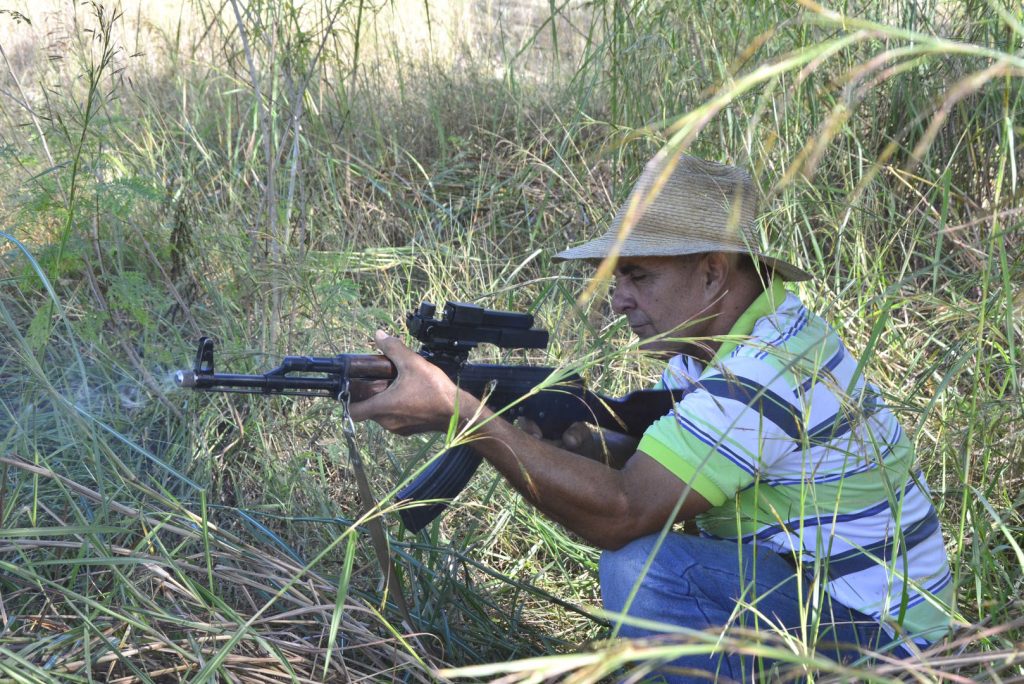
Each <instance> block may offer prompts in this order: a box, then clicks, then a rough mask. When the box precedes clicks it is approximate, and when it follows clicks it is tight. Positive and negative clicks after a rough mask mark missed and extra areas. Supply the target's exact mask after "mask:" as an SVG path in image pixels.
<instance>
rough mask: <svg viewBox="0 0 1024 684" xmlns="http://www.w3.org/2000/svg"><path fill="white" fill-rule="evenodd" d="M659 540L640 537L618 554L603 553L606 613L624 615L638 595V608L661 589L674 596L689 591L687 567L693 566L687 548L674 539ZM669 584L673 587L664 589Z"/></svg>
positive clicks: (602, 585)
mask: <svg viewBox="0 0 1024 684" xmlns="http://www.w3.org/2000/svg"><path fill="white" fill-rule="evenodd" d="M659 537H660V535H657V534H652V535H649V536H646V537H640V538H639V539H634V540H633V541H631V542H630V543H628V544H626V545H625V546H623V547H622V548H620V549H618V550H616V551H604V552H602V553H601V561H600V566H599V571H600V580H601V596H602V598H603V600H604V605H605V608H606V609H608V610H612V611H621V610H622V607H623V606H624V605H625V604H626V602H627V600H628V599H629V596H630V594H635V596H634V598H633V604H634V605H637V604H638V603H639V604H640V605H643V604H644V603H646V601H645V600H643V596H644V595H656V594H657V593H658V592H659V587H662V588H665V589H669V588H670V593H680V592H684V591H685V588H684V584H685V583H686V580H685V575H686V570H687V566H689V565H691V564H692V561H691V560H690V559H689V558H688V557H687V556H688V555H689V553H688V551H687V548H686V545H685V544H680V543H679V542H678V540H676V539H675V538H674V536H669V537H666V538H663V539H660V538H659ZM666 582H667V583H668V584H669V585H670V587H664V584H665V583H666ZM652 598H653V597H652Z"/></svg>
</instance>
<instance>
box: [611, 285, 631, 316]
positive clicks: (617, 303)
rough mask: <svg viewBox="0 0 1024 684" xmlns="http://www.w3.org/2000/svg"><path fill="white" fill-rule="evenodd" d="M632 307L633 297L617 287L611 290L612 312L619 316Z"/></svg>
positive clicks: (622, 288)
mask: <svg viewBox="0 0 1024 684" xmlns="http://www.w3.org/2000/svg"><path fill="white" fill-rule="evenodd" d="M634 306H635V302H634V301H633V297H632V296H630V294H629V293H628V292H627V291H626V288H624V287H621V286H619V287H616V288H615V289H614V290H612V311H614V312H615V313H617V314H619V315H620V316H621V315H622V314H624V313H626V312H627V311H629V310H630V309H632V308H633V307H634Z"/></svg>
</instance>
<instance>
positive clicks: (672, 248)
mask: <svg viewBox="0 0 1024 684" xmlns="http://www.w3.org/2000/svg"><path fill="white" fill-rule="evenodd" d="M617 242H619V240H618V236H617V235H612V234H610V233H605V234H604V235H602V236H601V237H599V238H595V239H593V240H591V241H590V242H585V243H584V244H582V245H579V246H577V247H571V248H569V249H566V250H563V251H561V252H559V253H558V254H555V255H554V256H553V257H552V258H553V259H554V260H555V261H591V262H600V261H603V260H604V259H605V258H607V257H608V255H609V254H611V253H612V251H613V248H614V246H615V244H616V243H617ZM704 252H734V253H736V254H749V255H750V256H751V257H753V258H755V259H758V260H759V261H761V262H763V263H764V264H765V265H766V266H768V267H769V268H771V269H772V270H773V272H774V273H775V274H776V275H778V276H779V277H780V278H782V279H783V280H788V281H792V282H799V281H804V280H811V279H813V276H812V275H811V274H810V273H808V272H807V271H805V270H803V269H802V268H799V267H797V266H795V265H793V264H791V263H789V262H788V261H785V260H783V259H779V258H777V257H772V256H768V255H766V254H762V253H760V252H758V251H756V250H750V249H736V248H735V247H732V246H727V245H723V244H722V243H720V242H706V243H705V242H698V241H695V240H692V239H690V240H686V241H681V242H680V243H677V244H671V243H660V244H642V243H641V242H639V241H636V240H631V239H628V238H627V239H626V240H624V241H622V242H621V245H620V247H619V252H618V256H620V257H649V256H685V255H687V254H702V253H704Z"/></svg>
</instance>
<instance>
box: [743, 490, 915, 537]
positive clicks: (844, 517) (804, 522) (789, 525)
mask: <svg viewBox="0 0 1024 684" xmlns="http://www.w3.org/2000/svg"><path fill="white" fill-rule="evenodd" d="M916 485H917V483H916V482H915V481H914V479H913V478H911V479H910V480H908V481H907V486H906V487H904V488H903V491H901V492H900V493H899V495H897V497H896V502H897V503H898V502H899V501H900V500H902V498H903V497H904V496H906V495H907V492H909V491H910V489H911V487H915V486H916ZM887 508H891V504H890V502H889V499H888V498H886V499H883V500H882V501H880V502H878V503H877V504H875V505H874V506H871V507H870V508H865V509H862V510H859V511H854V512H852V513H839V514H826V515H819V516H815V517H810V518H794V519H793V520H788V521H786V522H784V523H782V524H780V525H778V524H777V525H770V526H768V527H766V528H764V529H763V530H761V531H760V532H756V533H754V534H748V535H744V537H743V541H744V542H749V541H752V540H753V539H755V538H757V539H759V540H761V541H763V540H765V539H768V538H769V537H772V536H774V535H776V534H779V533H780V532H785V533H786V534H793V530H797V529H800V528H801V527H803V528H805V529H806V528H808V527H815V526H817V525H830V524H835V523H843V522H850V521H852V520H859V519H860V518H870V517H871V516H873V515H877V514H879V513H881V512H882V511H884V510H885V509H887Z"/></svg>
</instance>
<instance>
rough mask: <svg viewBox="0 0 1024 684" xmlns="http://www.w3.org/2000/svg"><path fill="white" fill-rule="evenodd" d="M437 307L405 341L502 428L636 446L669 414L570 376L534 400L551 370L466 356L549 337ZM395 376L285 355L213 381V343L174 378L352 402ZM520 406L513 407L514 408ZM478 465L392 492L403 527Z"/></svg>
mask: <svg viewBox="0 0 1024 684" xmlns="http://www.w3.org/2000/svg"><path fill="white" fill-rule="evenodd" d="M435 313H436V307H435V306H434V305H433V304H431V303H429V302H423V303H422V304H420V306H419V307H418V308H417V309H416V310H415V311H413V312H412V313H410V314H409V315H408V316H407V317H406V324H407V326H408V329H409V333H410V334H411V335H412V336H413V337H415V338H416V339H417V340H419V341H420V342H421V343H422V348H421V349H420V352H419V353H420V354H421V355H422V356H423V357H424V358H426V359H427V360H428V361H430V362H431V363H433V364H435V365H436V366H438V367H439V368H441V369H442V370H444V372H445V373H446V374H447V375H448V377H450V378H451V379H452V380H453V381H454V382H455V383H457V384H458V385H459V386H460V387H461V388H462V389H465V390H466V391H467V392H469V393H470V394H472V395H474V396H476V397H478V398H483V397H486V400H487V405H488V406H489V407H491V408H492V409H493V410H496V411H500V410H503V409H505V412H504V413H503V414H502V415H503V416H504V417H506V418H507V419H508V420H515V419H516V418H518V417H520V416H523V417H526V418H529V419H530V420H532V421H533V422H535V423H536V424H537V426H538V427H539V428H540V431H541V433H542V434H543V435H544V437H545V438H547V439H557V438H560V437H561V436H562V433H563V432H564V431H565V430H566V429H567V428H568V427H569V426H570V425H572V424H573V423H576V422H588V423H593V424H596V425H598V426H600V427H602V428H608V429H610V430H614V431H616V432H621V433H625V434H628V435H631V436H633V437H635V438H637V439H639V438H640V436H641V435H642V434H643V432H644V430H646V429H647V427H648V426H649V425H650V424H651V423H653V422H654V421H655V420H657V419H658V418H660V417H661V416H664V415H666V414H667V413H669V412H670V411H671V410H672V404H673V399H672V394H671V393H670V392H669V391H668V390H640V391H637V392H633V393H631V394H627V395H626V396H624V397H622V398H618V399H613V398H609V397H604V396H601V395H599V394H595V393H593V392H590V391H588V390H587V389H585V388H584V387H583V381H582V378H580V377H579V376H578V375H573V376H570V377H568V378H566V379H564V380H563V381H562V382H560V383H558V384H557V385H555V386H553V387H549V388H546V389H544V390H543V391H539V392H534V393H531V390H533V389H534V388H535V387H537V386H538V385H540V384H541V383H542V382H544V381H545V380H547V379H548V378H549V377H550V376H551V374H552V373H553V372H554V370H555V369H553V368H545V367H540V366H504V365H494V364H475V363H469V362H468V359H469V353H470V351H471V350H473V349H474V348H476V347H477V346H478V345H480V344H493V345H496V346H497V347H500V348H502V349H543V348H545V347H546V346H547V344H548V333H547V331H545V330H540V329H537V328H534V327H533V316H531V315H529V314H524V313H513V312H508V311H492V310H488V309H484V308H481V307H479V306H475V305H473V304H463V303H458V302H448V303H447V304H446V305H445V307H444V311H443V313H442V317H441V318H440V319H436V318H434V315H435ZM395 373H396V371H395V367H394V365H393V364H392V363H391V361H390V360H389V359H388V358H387V357H386V356H384V355H382V354H338V355H337V356H331V357H315V356H286V357H284V359H283V360H282V361H281V365H280V366H278V367H277V368H275V369H273V370H271V371H268V372H266V373H264V374H262V375H235V374H223V373H216V372H215V371H214V362H213V340H211V339H210V338H208V337H203V338H201V339H200V340H199V348H198V349H197V350H196V357H195V363H194V365H193V368H192V370H190V371H188V370H180V371H177V373H176V374H175V382H176V383H177V384H178V385H179V386H181V387H190V388H192V389H194V390H199V391H203V392H241V393H245V394H264V395H286V396H302V397H327V398H331V399H335V400H338V401H351V402H358V401H362V400H364V399H367V398H368V397H371V396H373V395H374V394H376V393H378V392H381V391H383V390H384V389H386V388H387V386H388V385H389V384H390V382H391V381H392V380H394V379H395ZM517 400H518V401H517ZM480 461H481V456H480V455H479V454H477V453H476V452H475V451H473V449H472V448H470V447H469V446H465V445H463V446H458V447H454V448H452V449H448V450H447V451H445V452H444V453H443V454H441V455H440V456H438V458H436V459H435V460H434V461H433V463H431V465H430V466H429V467H427V468H426V469H424V470H423V472H422V473H420V475H419V476H418V477H416V479H414V480H413V481H412V482H410V483H409V484H408V485H407V486H406V487H405V488H403V489H402V490H401V491H400V492H399V493H398V500H399V501H400V502H417V501H423V502H425V503H424V504H422V505H419V506H404V507H402V508H401V509H400V515H401V517H402V521H403V522H404V523H405V526H406V527H407V528H409V529H410V530H411V531H413V532H418V531H419V530H421V529H423V528H424V527H425V526H426V525H428V524H429V523H430V522H431V521H432V520H433V519H434V518H436V517H437V516H438V515H439V514H440V513H441V512H442V511H443V510H444V507H445V503H443V501H445V500H450V499H453V498H454V497H455V496H457V495H458V494H459V492H461V491H462V490H463V488H465V486H466V484H467V483H468V482H469V480H470V478H471V477H472V476H473V473H475V472H476V470H477V467H478V466H479V465H480Z"/></svg>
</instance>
